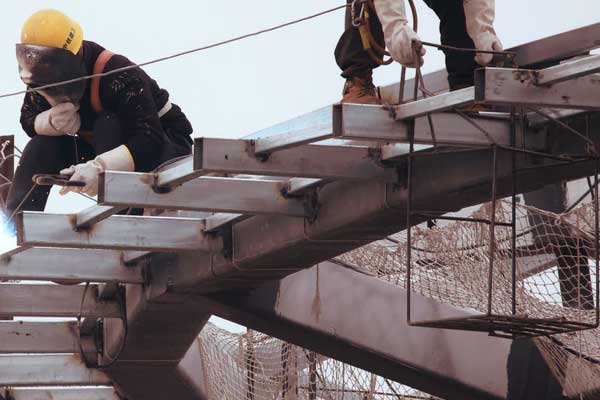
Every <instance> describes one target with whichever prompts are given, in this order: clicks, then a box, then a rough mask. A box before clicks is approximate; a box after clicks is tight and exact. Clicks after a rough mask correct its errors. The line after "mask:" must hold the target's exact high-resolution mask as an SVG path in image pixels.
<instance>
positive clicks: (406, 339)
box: [198, 262, 561, 399]
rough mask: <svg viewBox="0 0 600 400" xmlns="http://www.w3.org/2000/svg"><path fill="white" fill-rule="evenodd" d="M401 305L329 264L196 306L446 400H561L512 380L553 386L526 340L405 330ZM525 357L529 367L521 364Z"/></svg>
mask: <svg viewBox="0 0 600 400" xmlns="http://www.w3.org/2000/svg"><path fill="white" fill-rule="evenodd" d="M405 301H406V293H405V291H404V290H403V289H400V288H398V287H395V286H392V285H389V284H388V283H386V282H383V281H380V280H378V279H375V278H373V277H370V276H367V275H363V274H361V273H358V272H355V271H352V270H350V269H347V268H345V267H342V266H340V265H338V264H334V263H330V262H324V263H321V264H318V265H317V266H315V267H313V268H311V269H308V270H305V271H302V272H298V273H296V274H293V275H290V276H288V277H287V278H284V279H283V280H281V281H278V282H272V283H267V284H264V285H262V286H260V287H258V288H257V289H255V290H252V291H250V292H247V293H243V294H240V295H239V296H225V295H219V294H216V295H214V296H211V298H210V300H205V301H203V300H200V299H199V300H198V302H199V305H200V307H204V309H206V310H208V311H210V312H213V313H214V314H216V315H219V316H221V317H223V318H226V319H229V320H232V321H234V322H237V323H240V324H243V325H246V326H249V327H251V328H253V329H256V330H259V331H263V332H266V333H268V334H270V335H272V336H276V337H279V338H282V339H284V340H288V341H290V342H292V343H294V344H297V345H301V346H305V347H308V348H311V349H312V350H314V351H317V352H319V353H321V354H324V355H327V356H330V357H333V358H335V359H338V360H342V361H344V362H347V363H350V364H352V365H355V366H357V367H359V368H362V369H366V370H369V371H373V372H375V373H377V374H379V375H381V376H383V377H387V378H389V379H393V380H396V381H398V382H402V383H405V384H407V385H410V386H411V387H414V388H418V389H420V390H423V391H425V392H427V393H430V394H433V395H436V396H441V397H442V398H445V399H497V398H507V397H508V398H510V397H509V395H514V394H515V393H528V394H529V395H530V396H531V397H527V398H545V397H544V396H546V395H551V394H553V395H554V396H558V397H552V398H561V397H560V392H558V393H556V391H555V390H556V388H555V387H553V388H552V389H551V390H550V388H549V386H546V385H544V386H537V387H536V386H535V385H532V386H531V387H527V385H526V383H525V382H519V380H518V377H520V376H522V374H527V373H528V372H529V371H533V370H534V369H536V370H537V374H538V378H539V379H540V381H543V380H545V381H547V382H548V383H549V385H550V386H552V385H555V382H554V380H553V377H552V375H551V373H550V371H549V370H548V369H547V368H546V369H544V364H543V362H542V360H541V358H540V357H539V354H538V353H537V351H536V350H535V347H534V346H532V343H531V341H528V340H527V341H525V340H524V341H521V343H520V347H519V348H517V347H516V346H514V342H512V341H510V340H499V339H497V338H493V337H490V336H488V335H486V334H482V333H467V332H453V331H447V330H439V329H426V328H418V327H410V326H408V325H407V322H406V314H405V311H406V307H405V306H404V304H405ZM413 301H414V302H415V308H417V311H418V312H419V313H421V314H426V315H432V314H435V315H437V316H439V317H457V316H463V317H464V316H466V315H467V314H466V312H465V311H462V310H457V309H454V308H452V307H450V306H447V305H443V304H440V303H437V302H435V301H433V300H430V299H426V298H423V297H420V296H415V299H413ZM519 349H523V351H519ZM481 354H485V355H486V356H485V357H481ZM528 358H529V359H530V360H531V364H529V365H527V364H526V363H523V362H522V361H523V360H524V359H528ZM492 371H493V372H492Z"/></svg>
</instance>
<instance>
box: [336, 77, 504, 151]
mask: <svg viewBox="0 0 600 400" xmlns="http://www.w3.org/2000/svg"><path fill="white" fill-rule="evenodd" d="M471 91H472V88H471ZM454 93H456V92H452V94H454ZM440 96H444V95H440ZM437 97H439V96H436V97H431V98H428V99H425V100H420V102H422V103H424V102H433V101H434V99H436V98H437ZM409 104H411V103H407V104H404V105H402V106H400V107H406V106H408V105H409ZM334 112H335V113H336V118H335V119H336V121H338V123H337V124H336V126H335V136H336V137H337V138H340V139H349V140H374V141H384V142H408V141H409V128H408V125H407V124H406V123H404V122H402V121H394V119H393V118H391V117H390V115H389V112H388V111H387V110H385V109H383V108H382V107H381V106H372V105H358V104H339V105H336V106H335V108H334ZM431 125H433V130H434V131H433V132H432V129H431ZM431 125H430V122H429V121H428V119H427V118H426V117H420V118H417V119H416V120H415V127H414V141H415V143H419V144H434V143H437V144H440V145H451V146H452V145H459V146H460V145H481V146H485V145H490V144H493V143H496V144H499V145H505V146H508V145H510V143H511V141H510V138H511V133H510V122H509V121H504V120H500V119H491V118H471V117H467V116H461V115H459V114H456V113H450V112H445V113H440V112H437V113H435V114H431ZM434 137H435V140H434Z"/></svg>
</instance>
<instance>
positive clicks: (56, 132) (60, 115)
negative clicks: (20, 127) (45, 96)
mask: <svg viewBox="0 0 600 400" xmlns="http://www.w3.org/2000/svg"><path fill="white" fill-rule="evenodd" d="M78 111H79V105H75V104H73V103H60V104H57V105H55V106H54V107H52V108H51V109H49V110H46V111H44V112H42V113H40V114H38V115H37V116H36V117H35V121H34V123H33V127H34V129H35V132H36V133H37V134H38V135H44V136H62V135H74V134H76V133H77V131H79V128H80V127H81V117H80V116H79V112H78Z"/></svg>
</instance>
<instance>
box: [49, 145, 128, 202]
mask: <svg viewBox="0 0 600 400" xmlns="http://www.w3.org/2000/svg"><path fill="white" fill-rule="evenodd" d="M107 170H111V171H126V172H132V171H134V170H135V164H134V162H133V157H132V156H131V153H130V152H129V149H128V148H127V146H125V145H121V146H119V147H117V148H116V149H113V150H110V151H107V152H106V153H102V154H100V155H99V156H98V157H96V158H95V159H94V160H90V161H88V162H86V163H82V164H77V165H72V166H70V167H69V168H65V169H63V170H62V171H60V173H61V174H63V175H71V179H69V180H70V181H79V182H84V183H85V186H84V187H66V186H65V187H63V188H62V189H61V191H60V194H61V195H65V194H67V193H68V192H80V193H85V194H87V195H89V196H96V195H97V194H98V175H100V173H101V172H104V171H107Z"/></svg>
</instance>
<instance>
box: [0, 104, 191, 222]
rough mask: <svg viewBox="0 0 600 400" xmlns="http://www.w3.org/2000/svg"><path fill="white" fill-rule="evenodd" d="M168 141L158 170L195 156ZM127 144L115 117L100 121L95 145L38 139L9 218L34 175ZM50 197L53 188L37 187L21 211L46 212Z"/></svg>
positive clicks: (11, 197) (15, 187) (25, 161)
mask: <svg viewBox="0 0 600 400" xmlns="http://www.w3.org/2000/svg"><path fill="white" fill-rule="evenodd" d="M169 132H170V131H169ZM171 133H173V132H171ZM167 141H168V142H169V143H166V144H165V149H164V151H163V156H162V157H161V159H160V160H157V161H156V166H158V165H159V164H161V163H162V162H164V161H167V160H168V159H171V158H175V157H179V156H183V155H187V154H190V152H191V146H184V145H176V144H173V143H170V142H171V141H170V140H168V139H167ZM125 143H126V136H125V135H124V132H123V128H122V125H121V122H120V121H119V120H118V119H117V118H116V117H115V116H113V115H111V114H105V115H102V116H100V117H98V118H97V119H96V121H95V122H94V127H93V135H92V139H91V143H88V142H86V141H85V140H83V139H82V138H74V137H71V136H42V135H37V136H34V137H33V138H31V140H30V141H29V142H28V143H27V145H26V146H25V149H24V150H23V154H22V155H21V159H20V160H19V165H18V166H17V170H16V171H15V176H14V179H13V183H12V186H11V188H10V191H9V193H8V199H7V202H6V208H7V212H8V215H11V214H12V213H13V212H14V210H15V209H17V207H19V205H20V204H21V202H23V199H25V198H26V196H27V193H28V192H29V191H30V190H31V188H32V186H33V181H32V178H33V176H34V175H37V174H58V173H59V171H60V170H62V169H64V168H68V167H69V166H71V165H75V164H79V163H83V162H86V161H89V160H91V159H93V158H95V157H96V155H98V154H102V153H105V152H107V151H109V150H112V149H114V148H117V147H119V146H120V145H122V144H125ZM49 194H50V187H49V186H38V187H36V188H35V189H34V190H33V192H32V193H31V194H30V195H29V196H28V197H27V198H26V199H25V201H24V202H23V204H22V205H21V206H20V208H19V211H44V208H45V207H46V202H47V201H48V195H49Z"/></svg>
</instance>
